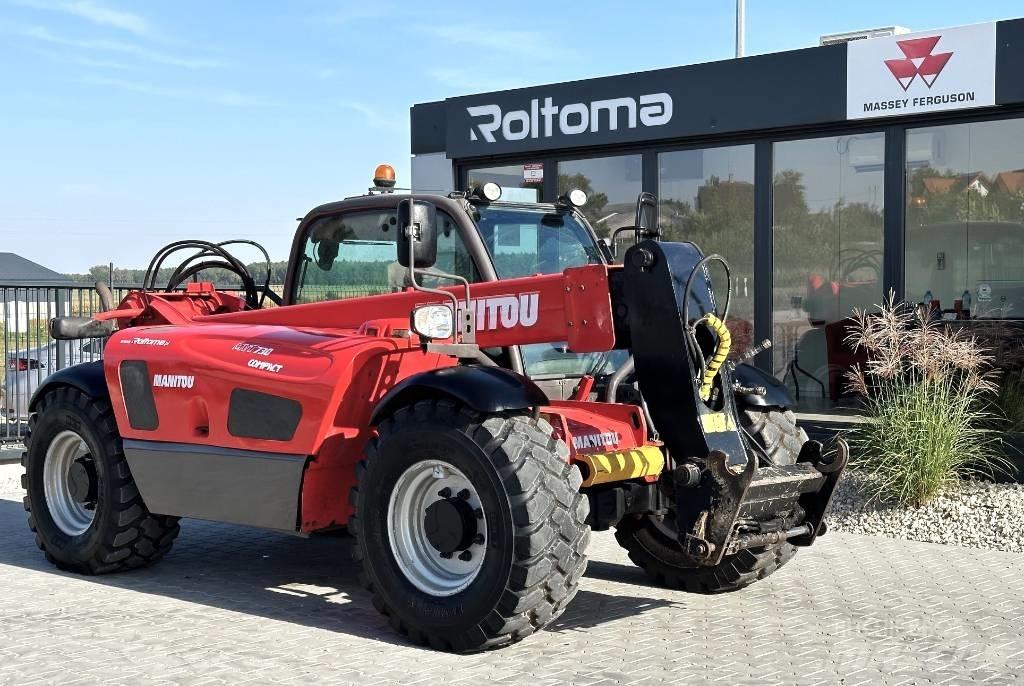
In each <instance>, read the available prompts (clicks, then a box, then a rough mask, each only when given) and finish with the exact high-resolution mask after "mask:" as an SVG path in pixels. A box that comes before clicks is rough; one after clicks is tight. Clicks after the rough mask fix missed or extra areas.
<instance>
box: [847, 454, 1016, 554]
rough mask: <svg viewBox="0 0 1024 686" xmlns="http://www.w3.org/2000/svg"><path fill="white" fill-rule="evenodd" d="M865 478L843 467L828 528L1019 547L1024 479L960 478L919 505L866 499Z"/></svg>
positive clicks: (1000, 547) (981, 545) (1011, 549)
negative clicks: (1018, 481)
mask: <svg viewBox="0 0 1024 686" xmlns="http://www.w3.org/2000/svg"><path fill="white" fill-rule="evenodd" d="M865 484H866V479H865V477H863V476H861V475H859V474H857V473H855V472H847V473H846V474H844V475H843V479H842V481H840V482H839V487H838V488H837V489H836V493H835V495H834V496H833V498H832V510H831V512H830V514H829V516H828V525H829V528H830V529H831V530H832V531H843V532H847V533H853V534H866V535H869V536H887V537H889V538H903V539H909V540H911V541H923V542H926V543H948V544H952V545H960V546H967V547H970V548H989V549H992V550H1003V551H1006V552H1014V553H1020V552H1024V526H1022V525H1021V524H1022V522H1024V484H994V483H988V482H982V481H965V482H963V483H962V484H961V486H960V487H959V488H958V489H956V490H952V491H950V492H948V493H945V494H943V495H940V496H938V497H936V498H935V499H934V500H933V501H932V502H930V503H928V504H927V505H925V506H923V507H919V508H914V507H907V508H901V507H897V506H895V505H892V504H888V503H880V502H878V501H873V500H871V498H870V496H869V495H868V494H867V492H866V490H865Z"/></svg>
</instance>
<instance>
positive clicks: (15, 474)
mask: <svg viewBox="0 0 1024 686" xmlns="http://www.w3.org/2000/svg"><path fill="white" fill-rule="evenodd" d="M21 472H22V469H21V465H20V464H17V463H15V464H0V495H8V496H9V495H17V496H20V495H21V494H22V493H23V491H22V490H21Z"/></svg>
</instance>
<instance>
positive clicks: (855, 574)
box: [0, 495, 1024, 686]
mask: <svg viewBox="0 0 1024 686" xmlns="http://www.w3.org/2000/svg"><path fill="white" fill-rule="evenodd" d="M349 548H350V541H349V540H348V539H344V538H312V539H308V540H307V539H300V538H296V537H290V536H285V535H280V534H275V533H267V532H262V531H257V530H252V529H245V528H241V527H235V526H227V525H221V524H210V523H206V522H198V521H192V520H189V521H186V522H184V525H183V530H182V535H181V538H180V539H179V540H178V543H177V544H176V545H175V548H174V550H173V552H172V553H171V554H170V555H169V556H168V557H167V558H166V559H165V560H164V561H163V562H161V563H160V564H158V565H157V566H155V567H153V568H152V569H147V570H141V571H138V572H133V573H128V574H118V575H113V576H104V577H94V578H86V577H80V576H75V575H71V574H65V573H62V572H59V571H57V570H56V569H54V568H53V567H51V566H50V565H49V564H47V563H46V562H45V560H44V559H43V557H42V554H41V553H40V552H39V551H38V550H37V549H36V547H35V545H34V543H33V540H32V537H31V536H30V534H29V532H28V530H27V528H26V526H25V521H24V512H23V510H22V507H21V503H20V497H18V496H15V495H11V496H5V497H4V496H0V684H29V683H40V684H43V683H62V684H66V683H81V684H91V683H103V684H142V683H145V684H154V683H161V684H221V683H225V684H237V683H288V684H307V683H320V682H330V683H334V684H344V683H353V684H361V685H369V684H393V685H401V686H413V685H415V684H436V683H447V684H461V683H467V684H478V683H484V682H498V683H509V684H520V683H528V684H530V686H546V685H547V684H564V683H574V684H595V685H596V684H637V685H645V684H666V683H679V684H695V683H707V684H714V683H725V684H738V683H751V684H753V683H756V684H787V685H788V684H834V683H845V684H860V683H865V684H867V683H890V684H928V683H931V684H940V683H956V684H961V683H986V684H1012V683H1020V682H1021V681H1024V555H1014V554H1009V553H999V552H993V551H979V550H968V549H962V548H954V547H948V546H939V545H931V544H923V543H910V542H905V541H891V540H888V539H881V538H869V537H862V536H852V535H839V534H833V535H830V536H827V537H825V538H822V539H821V540H820V541H819V542H818V544H817V545H816V546H815V547H814V548H812V549H810V550H807V551H802V552H801V553H800V554H799V555H797V557H796V558H795V560H794V561H793V562H792V563H790V565H789V566H787V567H786V568H785V569H783V570H782V571H781V572H779V573H778V574H777V575H775V576H773V577H772V578H770V579H768V580H766V581H763V582H759V583H757V584H755V585H754V586H752V587H750V588H748V589H745V590H743V591H740V592H738V593H732V594H727V595H719V596H694V595H688V594H685V593H681V592H675V591H669V590H665V589H660V588H657V587H652V586H649V585H648V584H647V581H646V578H645V577H644V575H643V573H642V572H641V571H640V570H638V569H636V568H635V567H633V566H632V565H631V564H630V563H629V561H628V559H627V558H626V556H625V554H624V553H623V552H622V551H621V550H620V549H619V548H618V547H617V545H616V544H615V540H614V538H613V537H612V536H611V535H609V534H606V533H602V534H595V535H594V537H593V545H592V546H591V551H590V552H591V560H592V562H591V566H590V569H589V571H588V573H587V576H586V577H585V578H584V580H583V583H582V587H581V590H580V592H579V595H578V596H577V597H576V599H575V601H574V602H573V604H572V605H571V606H570V607H569V609H568V610H567V611H566V613H565V614H564V615H563V616H562V617H561V618H560V619H559V620H558V621H556V622H555V623H554V625H552V626H551V627H550V628H549V629H548V630H547V631H545V632H543V633H541V634H538V635H536V636H533V637H530V638H529V639H527V640H526V641H524V642H523V643H520V644H518V645H516V646H513V647H511V648H507V649H504V650H500V651H496V652H491V653H485V654H482V655H472V656H457V655H449V654H445V653H437V652H432V651H428V650H423V649H420V648H418V647H415V646H412V645H409V644H408V643H407V642H405V641H404V640H403V639H402V638H401V637H399V636H396V635H395V634H394V633H392V631H391V630H390V628H389V627H388V625H387V621H386V620H385V619H384V618H383V617H381V616H379V615H378V614H377V612H376V611H375V610H374V609H373V608H372V607H371V605H370V603H369V600H368V598H367V597H366V596H365V595H364V594H363V593H362V591H361V590H360V589H359V588H358V584H357V581H356V568H355V565H354V563H352V562H351V561H350V557H349Z"/></svg>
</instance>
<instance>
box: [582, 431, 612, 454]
mask: <svg viewBox="0 0 1024 686" xmlns="http://www.w3.org/2000/svg"><path fill="white" fill-rule="evenodd" d="M620 438H621V436H619V434H618V433H617V432H615V431H608V432H606V433H603V434H584V435H582V436H573V437H572V447H573V448H575V449H576V450H586V449H587V448H611V447H612V446H615V445H618V443H619V439H620Z"/></svg>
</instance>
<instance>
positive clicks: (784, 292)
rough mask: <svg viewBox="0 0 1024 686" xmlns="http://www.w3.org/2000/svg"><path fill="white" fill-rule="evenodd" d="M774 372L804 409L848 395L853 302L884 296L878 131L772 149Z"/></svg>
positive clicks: (853, 358) (854, 357)
mask: <svg viewBox="0 0 1024 686" xmlns="http://www.w3.org/2000/svg"><path fill="white" fill-rule="evenodd" d="M773 163H774V169H773V177H774V178H773V217H772V235H773V254H774V262H775V264H774V266H773V287H772V292H773V293H772V340H773V341H774V343H775V346H774V348H773V370H772V371H773V373H774V374H775V376H777V377H778V378H780V379H783V381H784V382H785V383H786V385H787V386H788V387H789V388H790V389H791V390H793V391H794V393H795V395H796V396H797V398H798V400H799V404H800V407H801V408H802V409H804V410H817V409H825V408H831V407H834V406H836V404H838V403H841V402H843V400H844V399H845V398H847V397H849V396H850V393H851V391H850V389H849V388H848V387H847V384H846V383H845V380H844V375H845V373H846V371H847V370H848V369H849V367H850V366H851V365H852V364H854V363H856V362H858V361H861V360H859V359H858V354H857V353H855V352H854V351H853V350H851V349H850V347H849V346H848V345H847V344H846V340H845V339H846V336H847V334H848V331H849V324H850V320H849V317H850V315H851V313H852V311H853V308H861V309H864V308H870V307H871V306H872V305H875V304H877V303H880V302H881V300H882V255H883V253H882V241H883V223H884V222H883V211H884V206H883V189H884V181H885V135H884V134H883V133H865V134H856V135H847V136H828V137H822V138H811V139H805V140H794V141H785V142H779V143H775V144H774V146H773Z"/></svg>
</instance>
